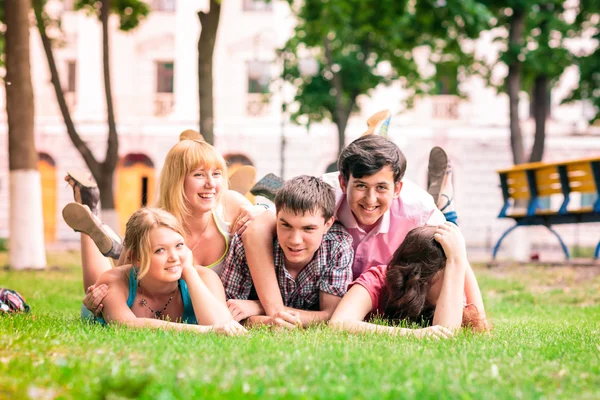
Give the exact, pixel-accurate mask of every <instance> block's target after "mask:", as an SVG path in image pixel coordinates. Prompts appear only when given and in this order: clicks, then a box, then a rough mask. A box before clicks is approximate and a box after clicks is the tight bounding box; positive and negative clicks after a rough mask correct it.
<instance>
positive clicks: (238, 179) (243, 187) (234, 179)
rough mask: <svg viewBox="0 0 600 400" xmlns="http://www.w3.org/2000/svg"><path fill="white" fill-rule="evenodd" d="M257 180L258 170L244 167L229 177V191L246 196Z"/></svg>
mask: <svg viewBox="0 0 600 400" xmlns="http://www.w3.org/2000/svg"><path fill="white" fill-rule="evenodd" d="M255 180H256V168H254V167H253V166H251V165H242V166H241V167H239V168H238V169H236V170H235V171H234V172H233V174H231V176H230V177H229V189H231V190H235V191H236V192H238V193H240V194H242V195H244V196H245V195H246V193H248V191H249V190H250V188H251V187H252V186H253V185H254V181H255Z"/></svg>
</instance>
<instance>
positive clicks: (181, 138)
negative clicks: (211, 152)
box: [179, 129, 205, 142]
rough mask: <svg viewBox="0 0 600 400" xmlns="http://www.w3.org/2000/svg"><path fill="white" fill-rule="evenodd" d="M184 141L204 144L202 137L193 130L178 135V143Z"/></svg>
mask: <svg viewBox="0 0 600 400" xmlns="http://www.w3.org/2000/svg"><path fill="white" fill-rule="evenodd" d="M184 140H201V141H203V142H205V140H204V137H203V136H202V135H201V134H200V132H197V131H195V130H193V129H186V130H185V131H183V132H181V133H180V134H179V141H180V142H182V141H184Z"/></svg>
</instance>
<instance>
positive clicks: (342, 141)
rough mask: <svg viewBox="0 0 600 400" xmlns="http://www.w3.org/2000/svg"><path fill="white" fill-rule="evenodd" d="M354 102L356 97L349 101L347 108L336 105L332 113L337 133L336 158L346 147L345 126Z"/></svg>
mask: <svg viewBox="0 0 600 400" xmlns="http://www.w3.org/2000/svg"><path fill="white" fill-rule="evenodd" d="M355 101H356V97H354V98H353V99H352V100H351V103H350V104H349V105H348V106H345V105H344V104H339V103H336V110H335V112H334V113H333V122H334V123H335V126H336V127H337V133H338V151H337V158H339V157H340V154H341V153H342V150H343V149H344V147H345V145H346V126H348V119H349V118H350V113H351V112H352V108H353V107H354V102H355Z"/></svg>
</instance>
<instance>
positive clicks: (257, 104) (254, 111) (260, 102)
mask: <svg viewBox="0 0 600 400" xmlns="http://www.w3.org/2000/svg"><path fill="white" fill-rule="evenodd" d="M246 96H247V97H246V115H248V116H249V117H263V116H265V115H267V113H268V112H269V105H270V103H269V94H268V93H264V94H263V93H248V94H247V95H246Z"/></svg>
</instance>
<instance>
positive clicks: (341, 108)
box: [323, 35, 357, 158]
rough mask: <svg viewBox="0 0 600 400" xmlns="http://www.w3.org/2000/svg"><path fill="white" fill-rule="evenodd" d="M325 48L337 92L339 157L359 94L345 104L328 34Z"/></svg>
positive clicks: (335, 114)
mask: <svg viewBox="0 0 600 400" xmlns="http://www.w3.org/2000/svg"><path fill="white" fill-rule="evenodd" d="M323 48H324V50H325V58H326V62H327V67H328V68H329V70H330V71H331V73H332V74H333V79H332V82H333V90H334V92H335V110H334V112H333V113H332V114H333V121H334V122H335V125H336V126H337V129H338V152H337V157H338V158H339V156H340V154H341V153H342V150H343V149H344V146H345V144H346V126H347V125H348V118H350V113H351V112H352V107H354V102H355V101H356V97H357V96H352V98H351V99H350V104H345V103H346V102H345V101H344V85H343V84H342V77H341V76H340V74H339V72H334V71H333V55H332V53H331V46H330V43H329V38H328V37H327V35H326V36H325V39H324V43H323Z"/></svg>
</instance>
